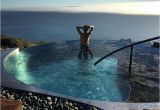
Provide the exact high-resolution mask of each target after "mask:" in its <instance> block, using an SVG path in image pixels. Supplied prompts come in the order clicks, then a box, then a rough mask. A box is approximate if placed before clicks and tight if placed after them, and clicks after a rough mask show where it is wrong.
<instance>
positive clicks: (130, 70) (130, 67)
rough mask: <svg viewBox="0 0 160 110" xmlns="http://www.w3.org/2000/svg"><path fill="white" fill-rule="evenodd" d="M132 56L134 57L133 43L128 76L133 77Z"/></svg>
mask: <svg viewBox="0 0 160 110" xmlns="http://www.w3.org/2000/svg"><path fill="white" fill-rule="evenodd" d="M132 57H133V45H132V46H131V51H130V59H129V68H128V69H129V74H128V77H129V78H131V74H132Z"/></svg>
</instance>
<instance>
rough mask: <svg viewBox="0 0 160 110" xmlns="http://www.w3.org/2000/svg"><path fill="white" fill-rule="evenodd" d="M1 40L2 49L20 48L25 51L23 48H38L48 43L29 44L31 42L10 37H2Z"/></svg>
mask: <svg viewBox="0 0 160 110" xmlns="http://www.w3.org/2000/svg"><path fill="white" fill-rule="evenodd" d="M0 40H1V47H0V48H1V49H5V48H14V47H19V48H20V49H23V48H28V47H33V46H38V45H41V44H45V43H46V42H42V41H40V42H29V41H26V40H23V39H21V38H15V37H9V36H6V35H1V36H0Z"/></svg>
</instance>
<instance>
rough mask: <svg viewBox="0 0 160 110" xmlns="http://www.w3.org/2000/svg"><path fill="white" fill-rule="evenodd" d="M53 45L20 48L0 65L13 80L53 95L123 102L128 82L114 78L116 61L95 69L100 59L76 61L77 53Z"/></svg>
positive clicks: (126, 95)
mask: <svg viewBox="0 0 160 110" xmlns="http://www.w3.org/2000/svg"><path fill="white" fill-rule="evenodd" d="M70 50H71V49H68V48H67V49H63V48H62V47H61V48H60V47H56V46H55V45H48V46H41V47H33V48H28V49H24V50H22V51H21V52H19V53H16V54H15V55H12V56H11V57H9V58H8V59H7V60H6V61H5V62H4V66H5V69H6V71H7V73H9V74H10V75H12V76H14V77H15V78H16V79H17V80H19V81H21V82H23V83H25V84H27V85H32V86H35V87H37V88H41V89H44V90H47V91H52V92H55V93H59V94H63V95H67V96H73V97H77V98H83V99H92V100H101V101H125V100H127V98H128V96H129V91H130V88H129V83H128V81H127V80H126V79H125V78H124V77H122V76H120V75H118V70H117V66H118V60H117V59H116V58H108V59H106V60H104V61H103V62H102V63H99V64H98V65H97V66H94V65H93V63H94V62H95V61H96V60H98V59H99V58H100V57H98V56H94V57H93V58H92V59H90V58H89V59H78V58H77V57H76V55H74V53H76V52H77V50H74V49H72V51H70Z"/></svg>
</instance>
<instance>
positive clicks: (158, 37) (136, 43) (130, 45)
mask: <svg viewBox="0 0 160 110" xmlns="http://www.w3.org/2000/svg"><path fill="white" fill-rule="evenodd" d="M156 39H160V36H157V37H153V38H150V39H146V40H142V41H139V42H135V43H133V44H129V45H127V46H124V47H121V48H119V49H117V50H114V51H113V52H111V53H109V54H107V55H105V56H103V57H102V58H100V59H99V60H97V61H96V62H95V63H94V65H97V64H98V63H99V62H101V61H102V60H103V59H105V58H106V57H109V56H111V55H112V54H114V53H116V52H118V51H120V50H123V49H125V48H128V47H133V46H134V45H138V44H141V43H144V42H148V41H152V40H156Z"/></svg>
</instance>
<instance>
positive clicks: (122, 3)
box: [1, 0, 160, 15]
mask: <svg viewBox="0 0 160 110" xmlns="http://www.w3.org/2000/svg"><path fill="white" fill-rule="evenodd" d="M1 10H12V11H67V12H108V13H123V14H149V15H160V0H1Z"/></svg>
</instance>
